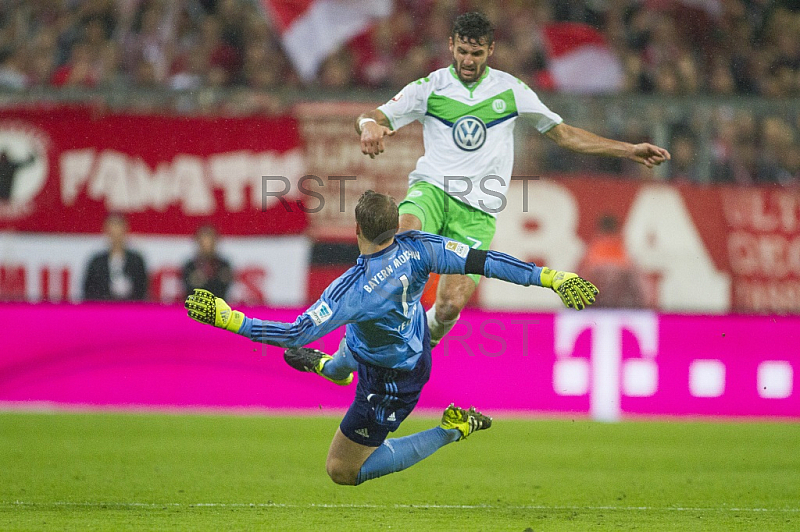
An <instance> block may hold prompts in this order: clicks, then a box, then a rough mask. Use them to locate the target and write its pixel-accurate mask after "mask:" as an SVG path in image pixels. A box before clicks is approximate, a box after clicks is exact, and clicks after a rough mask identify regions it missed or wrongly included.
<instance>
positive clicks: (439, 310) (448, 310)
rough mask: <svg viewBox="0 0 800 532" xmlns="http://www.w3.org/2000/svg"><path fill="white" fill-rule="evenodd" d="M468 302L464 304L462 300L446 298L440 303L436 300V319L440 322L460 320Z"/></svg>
mask: <svg viewBox="0 0 800 532" xmlns="http://www.w3.org/2000/svg"><path fill="white" fill-rule="evenodd" d="M466 303H467V302H466V301H464V302H463V303H462V301H461V300H460V299H457V298H448V297H444V298H442V300H441V301H440V300H439V299H437V300H436V319H437V320H439V321H452V320H454V319H456V318H458V315H459V314H460V313H461V309H463V308H464V306H465V305H466Z"/></svg>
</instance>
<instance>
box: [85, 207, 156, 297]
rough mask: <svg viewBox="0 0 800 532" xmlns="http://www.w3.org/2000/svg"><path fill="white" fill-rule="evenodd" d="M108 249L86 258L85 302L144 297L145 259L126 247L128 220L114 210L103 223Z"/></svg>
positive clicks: (145, 290) (145, 282)
mask: <svg viewBox="0 0 800 532" xmlns="http://www.w3.org/2000/svg"><path fill="white" fill-rule="evenodd" d="M103 229H104V231H105V234H106V237H107V238H108V250H106V251H102V252H100V253H97V254H96V255H94V256H92V258H91V259H90V260H89V263H88V266H87V268H86V274H85V276H84V279H83V299H84V300H86V301H141V300H144V299H145V298H146V297H147V270H146V268H145V263H144V259H143V258H142V255H141V254H139V253H138V252H136V251H134V250H132V249H130V248H129V247H128V220H127V219H126V218H125V217H124V216H123V215H122V214H117V213H112V214H110V215H109V216H108V217H107V218H106V220H105V222H104V223H103Z"/></svg>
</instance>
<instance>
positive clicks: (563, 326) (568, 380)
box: [553, 310, 658, 421]
mask: <svg viewBox="0 0 800 532" xmlns="http://www.w3.org/2000/svg"><path fill="white" fill-rule="evenodd" d="M587 329H591V331H592V342H591V355H590V357H589V358H588V359H587V358H580V357H574V356H573V351H574V349H575V341H576V340H577V338H578V336H579V335H580V334H581V333H582V332H583V331H585V330H587ZM623 330H627V331H630V332H631V333H632V334H633V336H634V338H636V341H637V342H638V343H639V350H640V352H641V354H642V357H641V358H632V359H627V360H625V361H624V362H623V360H622V331H623ZM555 352H556V362H555V365H554V366H553V389H554V391H555V392H556V393H557V394H559V395H586V394H587V393H589V394H590V405H591V406H590V412H591V415H592V418H593V419H595V420H598V421H616V420H617V419H619V416H620V397H621V396H622V395H623V394H624V395H626V396H633V397H649V396H652V395H653V394H655V392H656V390H657V389H658V366H657V365H656V361H655V358H656V354H657V352H658V317H657V316H656V314H654V313H652V312H637V311H608V310H604V311H597V312H593V311H583V312H581V313H573V312H569V313H562V314H559V315H557V316H556V320H555Z"/></svg>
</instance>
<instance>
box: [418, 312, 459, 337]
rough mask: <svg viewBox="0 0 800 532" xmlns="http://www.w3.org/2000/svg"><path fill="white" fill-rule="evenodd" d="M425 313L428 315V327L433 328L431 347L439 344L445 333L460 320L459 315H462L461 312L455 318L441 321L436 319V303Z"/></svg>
mask: <svg viewBox="0 0 800 532" xmlns="http://www.w3.org/2000/svg"><path fill="white" fill-rule="evenodd" d="M425 315H426V316H427V317H428V329H430V330H431V347H436V346H437V345H439V342H440V341H441V340H442V338H444V335H445V334H447V333H449V332H450V330H451V329H452V328H453V326H454V325H455V324H456V322H457V321H458V318H459V316H461V314H459V315H458V316H456V319H454V320H448V321H443V322H442V321H439V320H437V319H436V305H433V306H432V307H431V308H429V309H428V312H426V313H425Z"/></svg>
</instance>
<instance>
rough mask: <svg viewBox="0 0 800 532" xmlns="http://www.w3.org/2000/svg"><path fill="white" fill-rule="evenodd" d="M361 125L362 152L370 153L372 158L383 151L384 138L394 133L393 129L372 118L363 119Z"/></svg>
mask: <svg viewBox="0 0 800 532" xmlns="http://www.w3.org/2000/svg"><path fill="white" fill-rule="evenodd" d="M359 127H360V128H361V153H363V154H364V155H369V156H370V158H372V159H374V158H375V156H376V155H379V154H381V153H383V138H384V137H391V136H392V135H394V131H393V130H392V129H390V128H388V127H386V126H382V125H380V124H378V123H376V122H375V120H371V119H367V120H366V121H365V120H362V121H361V122H360V123H359Z"/></svg>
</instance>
